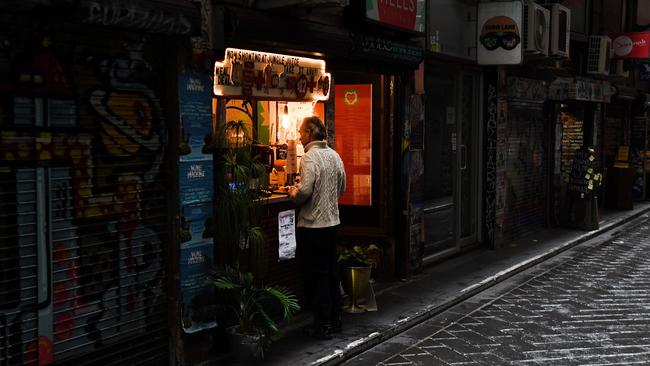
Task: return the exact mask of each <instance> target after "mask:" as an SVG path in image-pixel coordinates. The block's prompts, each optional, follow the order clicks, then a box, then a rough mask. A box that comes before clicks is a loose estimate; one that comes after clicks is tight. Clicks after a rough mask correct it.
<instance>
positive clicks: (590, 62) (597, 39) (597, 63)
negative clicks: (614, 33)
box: [587, 36, 612, 75]
mask: <svg viewBox="0 0 650 366" xmlns="http://www.w3.org/2000/svg"><path fill="white" fill-rule="evenodd" d="M611 49H612V40H611V39H610V38H609V37H607V36H590V37H589V52H588V53H587V73H588V74H599V75H608V74H609V58H610V57H611Z"/></svg>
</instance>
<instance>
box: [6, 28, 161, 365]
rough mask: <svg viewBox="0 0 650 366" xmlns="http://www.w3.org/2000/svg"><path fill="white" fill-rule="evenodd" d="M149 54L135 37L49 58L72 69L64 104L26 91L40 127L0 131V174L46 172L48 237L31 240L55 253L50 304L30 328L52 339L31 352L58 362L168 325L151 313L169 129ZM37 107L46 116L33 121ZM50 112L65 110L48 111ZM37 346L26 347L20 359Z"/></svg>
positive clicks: (157, 306) (57, 95)
mask: <svg viewBox="0 0 650 366" xmlns="http://www.w3.org/2000/svg"><path fill="white" fill-rule="evenodd" d="M53 48H54V46H53ZM146 48H147V40H146V39H144V40H140V41H137V42H122V43H120V44H119V45H116V47H114V48H113V49H110V48H106V50H105V52H104V53H102V54H100V52H96V53H95V54H88V53H85V54H80V53H73V54H70V55H65V57H63V59H65V60H66V62H67V63H66V62H63V61H58V60H60V59H61V58H58V57H57V58H52V60H57V61H56V64H57V65H58V66H59V67H60V68H61V69H60V70H63V71H61V73H60V75H72V70H71V69H72V68H74V71H75V78H72V77H69V76H67V79H65V80H66V82H67V84H69V85H70V86H71V88H74V90H73V93H72V95H69V94H68V93H62V92H61V91H60V90H59V91H57V90H49V91H48V90H46V91H43V90H41V91H34V90H32V94H35V95H36V97H29V98H27V100H26V102H25V103H23V105H24V106H25V107H24V108H25V110H26V111H27V112H25V114H26V115H33V116H39V115H42V119H43V120H42V121H38V120H37V119H38V118H40V117H34V121H32V122H31V123H30V124H31V127H32V128H31V129H25V128H22V129H20V130H18V129H16V130H13V129H11V128H7V129H3V131H2V132H1V133H0V146H1V148H0V166H1V165H3V164H4V163H3V162H5V163H6V164H8V166H9V168H5V169H9V170H11V169H13V168H11V167H12V166H21V164H23V163H24V164H25V165H26V166H30V165H33V164H34V163H36V165H38V166H43V167H45V169H46V170H47V177H48V178H47V179H46V180H45V181H44V182H43V183H42V184H43V187H44V189H45V191H47V192H49V194H48V195H47V197H49V198H47V199H48V200H49V205H50V207H51V210H50V214H49V217H48V221H49V222H50V223H51V224H50V228H49V232H48V233H36V234H35V235H37V236H39V235H40V236H43V237H44V238H45V239H44V240H49V242H50V246H51V248H52V260H51V286H52V296H51V299H50V304H49V307H48V309H49V310H48V311H47V312H41V313H39V320H38V322H39V324H48V322H51V324H52V325H51V328H52V329H51V330H50V333H51V337H52V339H46V341H41V342H40V343H41V344H43V347H45V346H48V347H51V346H52V345H53V359H54V361H55V362H56V361H57V360H65V359H67V358H69V357H71V356H74V355H79V354H84V353H88V352H91V351H92V350H97V349H101V348H102V347H104V346H107V345H109V344H111V343H115V342H116V341H120V340H124V339H128V337H129V336H132V335H137V334H144V333H145V332H147V331H150V330H151V329H153V328H154V327H156V326H157V325H156V324H158V326H159V325H160V324H163V327H164V322H165V321H166V316H160V314H161V313H163V314H166V305H165V296H164V288H165V269H164V263H165V262H164V256H165V251H166V249H165V244H164V241H165V239H166V233H165V230H166V225H165V224H166V210H167V209H166V197H165V195H166V189H165V186H164V177H163V175H162V174H161V166H162V164H163V160H164V157H165V152H166V146H167V129H166V124H165V120H164V118H163V109H162V107H161V102H160V100H159V98H158V92H157V91H156V90H159V87H160V85H159V83H160V79H161V75H160V74H159V72H160V71H159V70H160V67H159V66H158V65H152V64H150V63H149V60H152V59H153V60H157V58H156V57H155V56H153V57H152V54H151V51H145V50H146ZM147 52H149V53H147ZM51 54H52V55H55V52H54V51H52V52H51ZM35 57H36V56H33V58H35ZM40 59H42V57H40ZM50 62H51V63H52V62H53V61H50ZM46 68H47V67H46ZM45 86H47V85H45ZM43 87H44V86H42V85H41V86H39V88H41V89H42V88H43ZM43 105H45V106H46V107H45V108H46V111H49V112H50V113H44V114H42V113H38V109H39V108H41V107H40V106H43ZM55 106H56V108H55ZM15 108H16V103H15V102H14V109H15ZM30 108H32V109H34V111H35V112H34V113H31V114H30V113H29V111H30ZM57 108H58V109H57ZM55 110H58V111H62V112H61V113H57V114H52V113H51V111H55ZM65 111H69V113H68V114H67V115H65V113H64V112H65ZM70 111H71V112H70ZM62 113H63V115H64V117H61V115H62ZM14 115H16V116H17V115H18V114H16V113H14ZM13 122H14V124H16V120H15V119H14V121H13ZM50 126H56V127H59V128H58V129H56V130H50V129H49V128H48V127H50ZM9 127H11V124H10V125H9ZM14 179H15V180H16V182H18V178H17V177H16V178H14ZM16 185H17V186H18V185H19V183H16ZM20 189H21V187H18V188H17V190H20ZM26 194H27V193H26ZM34 199H35V200H36V199H37V198H34ZM14 235H15V237H16V238H17V237H18V233H15V234H14ZM15 244H16V245H17V244H18V242H17V241H16V243H15ZM43 270H45V269H43V268H39V271H43ZM0 302H1V301H0ZM8 322H10V320H9V321H8ZM34 347H38V346H37V345H36V344H23V345H22V348H23V350H24V351H23V353H24V354H26V353H27V350H28V349H33V348H34ZM30 357H31V359H33V358H34V357H33V353H32V356H30ZM27 358H28V357H27V356H23V361H24V362H26V360H27ZM39 362H41V363H42V362H43V359H42V358H40V360H39Z"/></svg>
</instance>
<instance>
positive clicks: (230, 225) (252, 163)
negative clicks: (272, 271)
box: [215, 120, 266, 273]
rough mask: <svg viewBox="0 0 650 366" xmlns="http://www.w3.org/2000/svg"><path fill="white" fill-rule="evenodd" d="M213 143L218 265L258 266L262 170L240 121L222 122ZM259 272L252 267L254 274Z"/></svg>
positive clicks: (261, 231) (261, 247)
mask: <svg viewBox="0 0 650 366" xmlns="http://www.w3.org/2000/svg"><path fill="white" fill-rule="evenodd" d="M217 141H218V144H217V146H218V149H217V150H216V151H217V157H216V164H215V165H216V175H215V177H216V182H215V183H216V184H215V204H216V206H217V208H218V209H215V220H216V227H218V230H219V235H218V236H215V242H216V245H217V248H218V249H219V254H220V255H219V258H220V260H221V261H222V262H221V263H222V264H228V265H232V266H234V267H235V268H239V264H240V260H242V259H247V261H248V265H256V266H258V265H259V263H258V262H261V261H259V260H257V259H259V258H263V253H262V249H263V244H264V240H265V238H264V234H263V230H262V228H261V227H260V225H259V222H260V217H259V207H260V198H261V193H260V192H261V191H260V189H259V187H260V186H261V184H263V183H264V182H263V181H264V179H265V176H266V169H265V167H264V165H263V164H261V163H260V162H259V161H257V160H256V159H254V158H253V157H252V154H251V144H252V139H251V138H250V137H249V134H248V131H247V129H246V126H245V124H244V122H243V121H241V120H239V121H228V122H226V123H225V124H224V125H223V126H222V128H221V130H220V133H219V138H218V140H217ZM242 254H244V255H246V254H247V255H248V256H247V257H242ZM258 267H259V266H258ZM261 270H262V268H256V269H255V273H259V271H261Z"/></svg>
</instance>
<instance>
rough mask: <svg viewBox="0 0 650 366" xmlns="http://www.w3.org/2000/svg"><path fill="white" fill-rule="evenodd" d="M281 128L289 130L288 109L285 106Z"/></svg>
mask: <svg viewBox="0 0 650 366" xmlns="http://www.w3.org/2000/svg"><path fill="white" fill-rule="evenodd" d="M282 128H284V129H285V130H286V129H287V128H289V107H288V106H287V105H286V104H285V106H284V114H283V115H282Z"/></svg>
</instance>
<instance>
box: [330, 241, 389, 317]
mask: <svg viewBox="0 0 650 366" xmlns="http://www.w3.org/2000/svg"><path fill="white" fill-rule="evenodd" d="M380 254H381V249H380V248H379V247H377V246H376V245H375V244H370V245H367V246H359V245H355V246H353V247H352V248H343V249H342V250H341V251H340V253H339V257H338V262H339V264H340V265H341V285H342V286H343V289H344V290H345V293H347V294H348V295H349V296H350V305H349V306H347V307H346V308H344V309H343V310H344V311H345V312H348V313H361V312H364V311H365V307H364V306H360V305H359V304H357V301H358V299H359V296H360V295H361V294H363V293H365V292H366V290H367V289H368V283H369V281H370V274H371V271H372V268H373V266H376V264H377V259H375V258H378V256H379V255H380Z"/></svg>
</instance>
